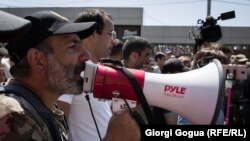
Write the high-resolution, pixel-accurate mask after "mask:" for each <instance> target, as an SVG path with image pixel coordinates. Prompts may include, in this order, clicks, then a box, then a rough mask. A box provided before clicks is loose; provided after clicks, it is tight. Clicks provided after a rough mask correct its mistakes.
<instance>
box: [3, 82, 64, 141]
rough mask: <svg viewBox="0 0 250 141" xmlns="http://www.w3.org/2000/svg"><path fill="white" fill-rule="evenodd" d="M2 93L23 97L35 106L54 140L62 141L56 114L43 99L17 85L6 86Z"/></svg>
mask: <svg viewBox="0 0 250 141" xmlns="http://www.w3.org/2000/svg"><path fill="white" fill-rule="evenodd" d="M0 92H1V93H12V94H15V95H18V96H21V97H23V98H24V99H25V100H26V101H27V102H29V103H30V104H31V105H32V106H33V108H34V109H35V110H36V111H37V113H38V114H39V116H41V117H42V119H43V121H44V122H45V123H46V125H47V126H48V128H49V131H50V134H51V136H52V138H53V140H54V141H62V140H61V136H60V132H59V130H58V126H57V122H56V119H55V116H54V114H53V113H52V112H51V111H50V110H49V109H48V108H47V107H46V106H45V104H44V103H43V102H42V101H41V99H40V98H39V97H38V96H37V95H36V94H34V92H32V91H30V90H29V89H28V88H26V87H25V86H23V85H17V84H8V85H5V86H3V91H2V89H0Z"/></svg>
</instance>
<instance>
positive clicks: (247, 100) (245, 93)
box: [239, 62, 250, 124]
mask: <svg viewBox="0 0 250 141" xmlns="http://www.w3.org/2000/svg"><path fill="white" fill-rule="evenodd" d="M246 65H247V79H246V80H243V81H241V82H240V86H241V88H240V89H241V95H240V98H239V116H240V119H241V124H250V110H249V109H250V62H247V63H246Z"/></svg>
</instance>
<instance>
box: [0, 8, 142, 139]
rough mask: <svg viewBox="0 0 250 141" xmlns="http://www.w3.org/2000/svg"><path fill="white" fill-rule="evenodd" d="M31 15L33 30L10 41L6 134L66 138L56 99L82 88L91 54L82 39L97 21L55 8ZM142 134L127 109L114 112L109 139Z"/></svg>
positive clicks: (2, 101)
mask: <svg viewBox="0 0 250 141" xmlns="http://www.w3.org/2000/svg"><path fill="white" fill-rule="evenodd" d="M25 19H26V20H29V21H30V22H31V28H30V30H29V31H27V33H25V34H24V36H23V37H21V38H20V39H18V40H15V41H10V42H9V43H8V46H7V49H8V52H9V55H10V58H11V61H13V62H14V65H13V66H12V67H11V69H10V72H11V74H12V76H13V78H14V79H13V80H9V81H8V82H6V83H5V85H4V86H3V89H4V90H6V92H5V93H2V94H1V95H0V111H1V114H0V125H1V130H0V134H1V140H3V141H16V140H20V141H27V140H41V141H48V140H51V141H52V140H53V141H66V140H68V131H67V124H66V122H65V120H64V118H63V116H64V115H63V112H62V111H61V110H60V109H59V108H58V107H57V106H56V101H57V99H58V97H59V96H60V95H62V94H63V93H72V94H80V93H81V92H82V85H83V80H82V78H81V77H80V73H81V71H83V70H84V66H85V61H87V60H88V59H89V58H90V56H89V54H88V52H87V51H86V50H85V48H84V47H83V46H82V43H81V39H83V38H86V37H88V36H90V35H91V34H92V33H93V32H94V29H95V23H94V22H85V23H77V24H76V23H70V22H69V20H68V19H67V18H65V17H63V16H61V15H59V14H58V13H55V12H52V11H39V12H36V13H32V14H30V15H29V16H26V17H25ZM0 20H1V19H0ZM38 33H39V34H38ZM8 89H11V90H12V91H7V90H8ZM24 92H25V93H24ZM21 93H23V94H21ZM27 95H28V96H27ZM33 100H35V101H36V102H34V101H33ZM131 129H133V130H134V131H133V132H129V133H128V132H127V131H128V130H130V131H131ZM120 133H123V134H122V135H121V134H120ZM127 133H128V134H127ZM125 134H127V135H125ZM125 138H126V139H125ZM139 138H140V130H139V127H138V125H137V122H136V121H135V120H134V119H133V118H132V117H131V116H130V113H129V112H126V111H125V112H123V113H121V114H120V115H115V116H114V117H112V118H111V120H110V123H109V127H108V131H107V134H106V136H105V138H104V140H105V141H109V140H110V141H112V140H122V139H125V140H138V139H139Z"/></svg>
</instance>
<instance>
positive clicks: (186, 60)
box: [178, 55, 192, 68]
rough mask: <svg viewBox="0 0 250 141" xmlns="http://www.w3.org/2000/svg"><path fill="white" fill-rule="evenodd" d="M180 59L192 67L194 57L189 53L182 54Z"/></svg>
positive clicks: (185, 64)
mask: <svg viewBox="0 0 250 141" xmlns="http://www.w3.org/2000/svg"><path fill="white" fill-rule="evenodd" d="M178 59H179V60H180V61H181V63H182V64H183V65H184V66H185V67H188V68H190V67H191V62H192V59H191V57H190V56H189V55H181V56H179V57H178Z"/></svg>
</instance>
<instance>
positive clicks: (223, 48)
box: [211, 43, 233, 58]
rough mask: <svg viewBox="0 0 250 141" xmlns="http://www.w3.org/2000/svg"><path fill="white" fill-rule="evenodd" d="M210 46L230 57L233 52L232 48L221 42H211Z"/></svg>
mask: <svg viewBox="0 0 250 141" xmlns="http://www.w3.org/2000/svg"><path fill="white" fill-rule="evenodd" d="M211 46H212V47H214V48H216V49H218V50H221V51H222V52H223V53H224V54H226V55H227V57H228V58H231V56H232V54H233V50H232V49H230V48H229V47H228V46H226V45H224V44H222V43H212V44H211Z"/></svg>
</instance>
